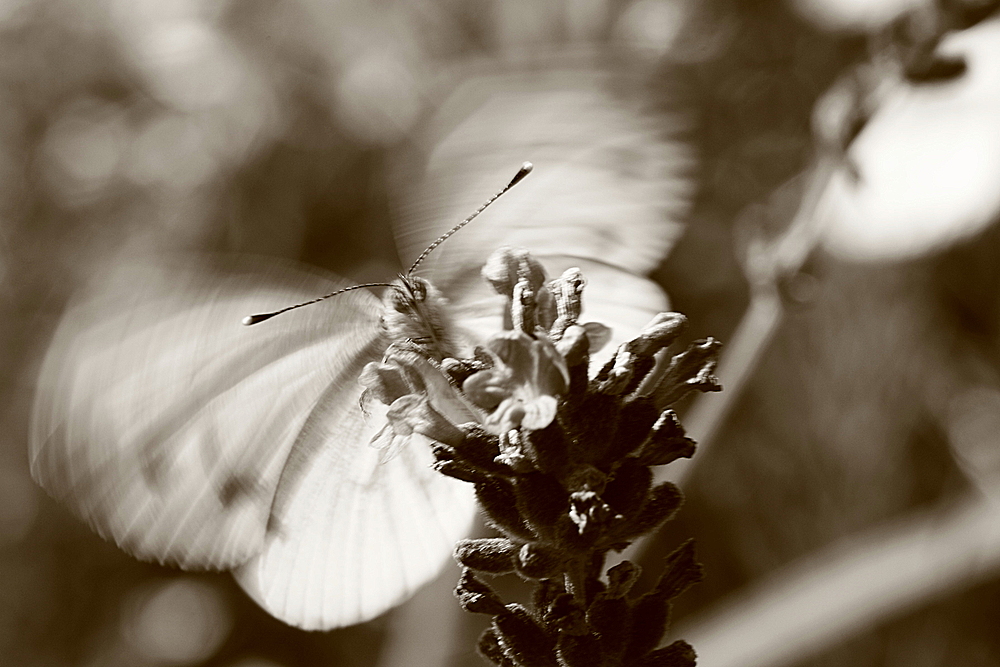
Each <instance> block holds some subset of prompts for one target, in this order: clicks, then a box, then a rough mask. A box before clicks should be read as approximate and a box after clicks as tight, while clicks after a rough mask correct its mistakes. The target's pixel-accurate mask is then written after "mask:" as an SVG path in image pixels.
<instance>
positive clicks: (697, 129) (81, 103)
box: [0, 0, 1000, 667]
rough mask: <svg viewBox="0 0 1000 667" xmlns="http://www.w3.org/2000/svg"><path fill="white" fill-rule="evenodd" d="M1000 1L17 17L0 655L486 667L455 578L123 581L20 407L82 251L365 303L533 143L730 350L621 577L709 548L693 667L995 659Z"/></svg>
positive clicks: (35, 4) (0, 386)
mask: <svg viewBox="0 0 1000 667" xmlns="http://www.w3.org/2000/svg"><path fill="white" fill-rule="evenodd" d="M996 4H997V3H992V2H988V1H987V0H948V1H942V2H939V3H934V2H930V1H929V0H928V1H926V2H922V1H921V0H883V1H881V2H875V1H874V0H872V1H871V2H857V3H852V2H850V1H849V0H784V1H781V0H634V1H631V2H630V1H626V0H618V1H610V0H552V1H548V0H546V1H539V0H514V1H511V0H506V1H500V0H471V1H469V0H396V1H383V0H284V1H279V2H260V1H257V0H248V1H243V2H205V1H202V0H180V1H178V2H169V3H165V2H157V1H155V0H132V1H125V0H3V1H2V2H0V55H2V57H0V277H2V283H0V303H2V304H3V313H4V316H3V317H0V340H2V346H0V362H2V363H0V373H2V375H0V419H2V430H0V434H2V436H0V664H10V665H25V666H29V667H31V666H39V667H43V666H44V667H50V666H51V667H56V666H63V665H66V666H69V665H73V666H76V665H80V666H95V667H96V666H98V665H121V666H126V665H143V666H145V665H149V666H154V665H192V666H193V665H211V666H218V667H297V666H313V665H352V666H353V665H359V666H368V665H371V666H374V665H382V666H383V667H386V666H389V665H448V666H451V667H458V666H460V665H461V666H465V665H476V664H485V663H484V662H483V661H481V659H480V658H478V657H477V656H476V655H475V654H474V650H473V646H474V639H475V636H476V635H477V633H478V632H479V631H480V629H481V627H482V619H479V618H465V617H463V616H462V614H461V612H460V611H459V610H458V609H457V605H456V604H455V603H454V600H453V599H452V598H451V597H450V594H449V593H448V589H449V587H450V586H451V585H452V584H451V583H450V582H453V581H454V579H455V578H456V571H449V572H446V573H445V575H443V577H442V579H441V581H439V582H436V583H434V584H432V585H431V587H430V588H428V589H427V590H426V591H423V592H421V593H420V594H419V595H418V596H417V598H415V599H414V600H413V601H412V602H411V603H408V604H407V605H404V607H402V608H401V609H399V610H396V611H393V612H390V613H389V614H387V615H385V616H383V617H380V618H379V619H376V620H374V621H372V622H369V623H366V624H363V625H359V626H355V627H350V628H346V629H341V630H336V631H332V632H328V633H307V632H303V631H299V630H296V629H294V628H290V627H287V626H285V625H283V624H282V623H280V622H279V621H276V620H274V619H272V618H270V617H269V616H268V615H267V614H266V613H265V612H264V611H262V610H260V609H259V608H258V607H257V606H256V605H255V604H254V603H253V602H252V601H250V600H249V599H248V598H247V597H246V596H245V595H244V594H243V593H242V591H241V590H240V589H239V588H238V587H237V586H236V585H235V583H234V582H233V581H232V579H231V578H230V577H229V576H228V575H226V574H186V573H181V572H179V571H176V570H172V569H167V568H161V567H158V566H155V565H150V564H144V563H139V562H136V561H135V560H133V559H131V558H130V557H128V556H127V555H125V554H124V553H122V552H121V551H119V550H118V549H117V548H116V547H115V546H114V545H112V544H108V543H105V542H104V541H102V540H101V539H100V538H99V537H97V536H96V535H94V534H92V533H91V531H90V530H89V529H88V528H87V527H86V526H85V525H83V524H82V523H81V522H79V521H78V520H76V519H75V518H73V517H72V516H71V515H70V514H69V513H68V512H67V511H66V510H64V509H63V508H61V507H59V506H57V505H56V504H55V503H54V502H53V501H52V500H51V499H49V498H48V497H47V496H46V495H45V494H44V492H43V491H42V490H41V489H39V488H38V487H36V486H35V484H34V483H33V482H32V480H31V478H30V475H29V473H28V463H27V449H26V443H27V428H28V415H29V413H30V406H31V400H32V393H33V389H34V381H35V375H36V373H37V371H38V367H39V364H40V360H41V355H42V354H43V353H44V350H45V346H46V344H47V342H48V339H49V337H50V336H51V333H52V331H53V327H54V326H55V324H56V322H57V321H58V317H59V313H60V311H61V308H62V306H63V304H64V303H65V302H66V300H67V299H68V298H69V296H70V295H71V294H72V292H73V289H74V287H75V286H77V285H79V284H80V283H81V281H82V280H83V279H84V277H85V276H87V275H89V274H90V273H91V272H93V271H95V270H97V269H99V268H101V267H102V266H105V265H107V264H108V263H113V262H117V261H121V260H122V258H124V257H129V256H132V255H139V254H142V253H161V252H167V251H172V250H191V251H199V252H200V251H217V250H225V251H237V252H246V253H254V254H263V255H275V256H282V257H289V258H295V259H299V260H302V261H305V262H309V263H312V264H316V265H319V266H322V267H324V268H326V269H329V270H332V271H335V272H337V273H339V274H341V275H344V276H346V277H349V278H350V279H352V280H355V281H359V282H360V281H365V280H385V279H388V278H391V277H392V275H393V274H394V272H395V271H398V270H399V258H398V255H397V243H398V244H399V245H400V246H403V247H404V248H406V247H407V243H408V240H407V239H408V238H409V236H408V233H409V234H415V232H414V231H413V230H415V229H417V228H418V227H419V226H420V223H421V221H423V220H424V219H425V218H427V217H428V216H431V217H433V216H438V215H441V216H445V217H448V218H450V219H453V220H454V221H455V222H457V221H458V220H460V219H461V218H462V217H464V216H465V215H467V214H468V213H470V212H471V211H472V210H473V209H474V208H475V207H476V206H477V205H478V203H479V202H480V201H481V200H482V193H483V192H485V193H487V194H488V193H490V192H492V191H493V190H495V189H496V188H497V187H498V186H499V185H501V184H502V183H504V182H505V181H506V179H509V177H510V175H511V174H512V173H513V171H514V170H516V168H517V166H518V165H519V164H520V163H521V162H522V161H524V160H531V161H533V162H534V163H535V166H536V170H537V175H538V177H539V178H542V177H543V175H544V174H545V173H546V170H548V173H550V174H553V173H554V174H556V176H555V177H553V178H555V179H556V180H557V183H558V186H559V187H558V188H557V189H556V190H557V192H558V193H560V194H559V196H558V197H555V198H553V199H552V200H551V201H547V202H544V212H545V215H547V216H550V217H551V218H552V220H553V228H554V229H555V228H557V224H558V221H559V219H560V217H561V216H568V217H571V216H580V215H590V214H593V215H596V216H601V217H603V218H612V219H615V220H620V224H621V226H622V228H623V230H626V231H627V230H628V229H629V228H630V225H632V226H633V227H634V228H635V229H639V228H640V226H639V220H640V218H641V220H642V221H644V223H646V224H648V223H649V221H650V220H654V221H658V222H659V224H662V225H663V226H666V227H670V228H671V229H672V230H673V231H672V233H671V235H670V238H671V239H673V240H672V244H671V246H670V247H668V248H655V249H650V251H649V253H650V254H649V256H646V257H637V258H636V265H635V270H636V271H637V272H639V273H641V272H643V271H645V270H646V269H647V268H649V267H656V268H655V270H654V271H653V272H652V276H653V278H654V279H655V280H656V281H657V282H658V283H659V284H660V285H661V286H662V287H663V289H664V290H665V291H666V292H667V294H668V295H669V297H670V299H671V302H672V306H673V308H675V309H676V310H679V311H681V312H684V313H686V314H687V315H688V317H689V319H690V321H691V331H690V336H689V337H690V338H691V339H694V338H699V337H704V336H708V335H711V336H715V337H717V338H719V339H721V340H722V341H724V342H725V343H726V344H727V347H726V352H725V353H724V359H723V363H722V366H721V368H720V378H721V380H722V382H723V384H724V385H726V388H727V389H726V392H724V394H723V395H722V396H716V395H712V396H708V397H706V398H705V399H704V400H703V402H702V403H701V404H691V405H687V406H685V408H686V413H687V414H686V417H687V419H686V422H687V423H688V425H689V428H690V429H691V430H692V433H693V434H694V435H695V436H696V437H700V438H701V439H702V440H703V444H704V447H703V448H702V449H701V451H699V453H698V454H696V456H695V458H694V462H693V464H692V465H691V466H689V467H688V468H686V469H684V470H683V472H676V473H674V474H675V475H677V476H678V477H680V476H683V479H681V480H680V481H681V483H682V486H683V489H684V491H685V494H686V497H687V502H686V505H685V507H684V509H683V510H682V511H681V513H680V515H679V517H678V519H677V520H675V521H674V522H672V523H670V524H668V525H667V527H666V529H665V530H664V531H662V533H661V534H660V535H658V536H657V537H656V538H655V539H653V540H651V541H650V542H649V543H648V544H646V545H644V547H643V548H642V550H641V553H639V555H638V556H637V557H640V558H641V562H643V564H644V565H645V566H646V569H647V571H648V572H650V576H653V574H655V573H656V572H658V570H659V563H660V562H661V561H662V558H663V556H664V555H665V554H666V553H669V552H670V551H671V550H672V549H673V548H675V547H676V546H677V545H678V544H679V543H681V542H682V541H683V540H685V539H687V538H689V537H694V538H695V539H696V542H697V545H698V554H699V558H700V560H701V561H702V562H703V563H704V565H705V568H706V578H705V581H704V582H703V583H701V584H699V585H698V586H696V587H694V588H693V589H692V590H690V591H688V592H687V593H686V594H685V595H684V596H683V597H682V598H681V599H680V601H679V604H678V606H677V608H676V609H675V616H674V617H675V621H674V623H675V625H674V627H675V632H676V633H677V634H678V636H683V637H685V638H687V639H689V640H690V641H691V642H692V643H693V644H694V646H695V649H696V650H698V651H699V652H700V653H701V655H702V659H701V660H700V661H699V664H701V665H704V667H724V666H728V665H733V666H734V667H735V666H736V665H740V666H743V667H747V666H749V665H760V666H761V667H764V666H770V667H778V666H779V665H789V666H792V665H801V666H807V665H808V666H816V667H819V666H826V665H829V666H834V665H852V666H859V667H860V666H864V667H869V666H870V667H881V666H885V667H896V666H900V667H904V666H905V667H924V666H926V667H934V666H939V665H940V666H946V665H965V666H969V667H977V666H983V667H986V666H990V665H998V664H1000V639H998V637H1000V633H997V626H998V623H1000V535H998V533H1000V512H998V511H997V510H996V506H995V505H994V503H995V499H996V497H997V490H998V489H1000V455H998V452H1000V450H998V444H1000V443H998V442H997V434H998V433H1000V428H998V427H1000V346H998V343H1000V300H998V298H997V294H998V288H1000V269H998V268H997V266H998V263H997V255H998V252H1000V230H997V229H996V228H995V224H994V223H995V218H996V217H997V213H998V212H1000V195H998V194H997V193H998V192H1000V187H998V183H1000V122H997V121H998V120H1000V64H995V63H1000V29H998V27H997V25H996V24H997V21H998V19H996V18H994V17H993V15H992V12H993V10H994V8H995V7H994V5H996ZM598 149H600V150H598ZM651 151H652V152H654V153H655V156H656V157H655V160H656V165H657V167H658V168H657V169H655V170H647V169H646V167H647V166H648V162H647V161H648V160H649V159H651V158H649V157H648V156H649V154H650V153H651ZM535 177H536V176H534V175H533V176H532V178H535ZM525 187H527V186H525ZM512 205H513V204H512ZM537 206H538V207H539V208H541V207H542V206H541V204H538V205H537ZM554 234H555V232H554ZM470 238H477V237H470ZM555 240H556V241H558V242H565V243H567V244H569V245H570V246H571V245H572V243H573V242H574V240H573V239H562V238H559V239H555ZM456 243H457V245H456V246H455V248H456V249H455V250H453V252H456V253H458V252H460V248H461V245H460V244H461V242H460V241H458V240H457V239H456ZM411 250H412V249H411ZM570 254H572V253H570ZM431 275H432V276H433V273H432V274H431ZM713 401H714V403H710V402H713ZM511 586H512V588H511V590H513V591H516V584H512V585H511Z"/></svg>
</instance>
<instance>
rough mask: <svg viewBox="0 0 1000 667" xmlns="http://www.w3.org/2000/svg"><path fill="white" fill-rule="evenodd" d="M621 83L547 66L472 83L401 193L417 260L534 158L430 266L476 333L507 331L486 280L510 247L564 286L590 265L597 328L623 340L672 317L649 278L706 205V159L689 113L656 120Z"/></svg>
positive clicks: (456, 97) (590, 310) (407, 250)
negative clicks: (697, 202)
mask: <svg viewBox="0 0 1000 667" xmlns="http://www.w3.org/2000/svg"><path fill="white" fill-rule="evenodd" d="M615 87H617V88H618V89H621V88H622V87H624V84H623V81H622V80H621V77H616V76H615V75H614V74H613V73H609V72H604V71H599V70H596V69H593V68H589V67H582V68H579V69H575V70H555V71H551V70H548V71H544V70H542V71H534V72H527V73H522V74H510V75H503V76H492V77H485V78H476V79H472V80H470V81H469V82H468V83H465V84H463V85H461V86H460V87H459V88H458V89H456V91H455V92H454V93H453V94H452V95H451V96H450V97H449V98H448V100H446V102H445V104H443V105H442V108H441V110H440V111H439V113H438V114H437V118H436V121H435V122H434V123H433V130H432V134H436V135H437V136H439V137H441V139H440V141H438V142H437V143H435V144H434V145H433V147H432V148H430V149H429V150H428V154H427V158H426V164H425V165H421V166H420V167H419V168H416V169H414V168H413V167H409V168H408V169H407V171H406V172H404V173H406V174H407V175H406V176H405V177H404V178H402V179H401V181H402V182H404V183H405V182H407V181H413V182H414V183H415V184H414V186H413V187H412V188H405V187H401V188H400V190H402V191H404V192H406V193H407V195H406V196H404V200H403V204H402V206H401V210H400V214H401V216H400V217H401V220H402V224H401V225H400V226H399V228H398V231H397V242H398V244H399V247H400V253H401V255H402V256H403V258H404V259H410V260H412V259H413V258H414V257H416V256H417V255H418V254H419V252H420V251H421V250H422V249H423V248H424V247H426V246H427V244H429V243H430V242H431V241H433V240H434V239H435V238H436V237H437V236H438V235H440V234H441V233H443V232H444V231H445V230H447V229H448V228H449V227H450V226H451V225H452V224H454V223H455V222H457V221H458V220H461V219H462V218H463V217H464V216H465V215H467V212H468V211H472V210H475V209H476V207H477V206H478V205H479V204H480V203H481V202H482V201H484V200H485V199H486V198H487V197H488V196H489V195H491V194H492V193H493V192H495V191H496V190H497V189H498V187H499V186H500V185H502V184H503V182H504V179H505V178H509V177H510V176H512V175H513V172H514V171H515V170H516V169H517V166H518V165H519V164H521V162H523V161H524V160H530V161H532V162H533V163H534V165H535V170H534V171H533V172H532V173H531V175H529V176H528V177H527V178H525V179H524V180H523V181H522V182H521V183H519V184H518V185H517V186H516V187H515V188H514V190H512V191H511V192H510V193H508V194H506V195H504V196H503V197H501V198H500V199H499V200H498V201H497V202H496V203H495V204H493V205H492V206H491V207H490V208H489V209H488V210H487V211H486V212H484V213H483V214H482V216H481V217H480V218H479V219H477V220H476V221H475V222H473V223H472V224H471V225H469V227H466V228H465V229H463V230H462V231H461V232H459V233H458V234H456V235H455V236H453V237H451V238H450V239H449V240H448V241H447V243H444V244H443V245H442V246H441V247H440V248H439V249H437V250H436V251H435V253H434V254H433V255H431V256H430V257H429V258H428V259H427V262H426V263H425V267H426V270H427V271H428V273H429V274H430V275H431V276H432V277H433V278H434V281H435V284H436V285H437V286H438V287H439V288H440V289H441V290H442V291H443V292H444V293H445V294H446V295H447V296H448V297H449V298H450V299H451V300H452V302H453V303H454V304H455V307H456V314H457V315H458V317H459V318H460V321H461V323H462V324H463V325H464V326H466V327H471V328H473V329H475V330H477V331H478V332H486V331H497V330H498V329H499V328H500V320H499V315H498V314H497V313H499V312H501V309H502V301H498V300H497V298H496V297H495V295H492V294H491V293H490V292H489V290H488V288H487V287H486V286H484V285H483V282H482V280H481V279H480V278H479V276H478V272H479V268H480V267H481V266H482V265H483V263H484V262H485V260H486V258H487V257H488V256H489V255H490V253H491V252H492V251H493V250H495V249H496V248H497V247H499V246H501V245H513V246H520V247H524V248H527V249H528V250H530V251H531V252H532V254H533V255H535V256H536V257H537V258H538V259H540V260H541V261H542V263H543V264H545V266H546V268H547V270H548V272H549V275H550V277H556V276H558V275H559V274H560V273H561V272H562V271H563V270H564V269H566V268H569V267H571V266H578V267H580V268H581V269H582V270H583V272H584V276H585V277H586V278H587V279H588V284H589V286H588V288H587V289H586V290H585V292H584V318H583V319H584V320H585V321H588V320H589V321H600V322H602V323H604V324H607V325H608V326H610V327H612V329H613V338H612V343H613V344H617V343H620V342H623V341H624V340H627V339H628V338H629V337H631V336H632V335H634V333H635V332H636V331H637V330H638V327H641V326H642V325H643V324H645V323H646V322H648V320H649V319H650V318H651V317H652V316H653V315H654V314H656V313H657V312H660V311H662V310H665V309H666V308H667V305H668V304H667V300H666V297H665V295H664V294H663V292H662V291H661V290H660V289H659V287H658V286H656V285H655V284H654V283H652V282H651V281H649V280H648V279H647V278H645V275H646V274H647V273H648V272H649V271H651V270H653V269H654V268H655V267H656V266H657V265H658V264H659V262H661V261H662V260H663V258H664V256H665V255H666V253H667V251H668V250H669V249H670V248H671V247H672V245H673V243H674V242H675V241H676V239H677V238H678V237H679V235H680V233H681V231H682V225H681V222H680V221H681V219H682V218H683V216H685V215H686V213H687V210H688V208H689V205H690V200H691V197H692V195H693V187H694V183H693V179H692V173H693V168H694V163H695V161H694V156H693V153H692V150H691V149H690V147H689V146H688V144H687V143H686V142H685V141H683V140H682V139H681V138H679V135H680V134H681V133H682V132H683V131H685V130H686V129H687V127H688V123H687V121H686V118H685V117H684V115H683V114H681V113H675V112H661V113H656V114H652V113H649V112H648V111H647V110H646V109H645V108H643V106H642V104H641V102H640V101H637V100H638V96H629V95H622V94H618V93H617V92H616V93H613V92H611V90H612V88H615ZM414 171H416V172H418V173H422V177H420V178H414V177H413V176H412V173H413V172H414ZM498 304H499V305H498ZM613 349H614V347H613V346H609V348H607V353H610V351H611V350H613Z"/></svg>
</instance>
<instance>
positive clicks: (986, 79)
mask: <svg viewBox="0 0 1000 667" xmlns="http://www.w3.org/2000/svg"><path fill="white" fill-rule="evenodd" d="M939 54H940V55H941V56H942V57H948V58H954V57H961V58H962V59H964V61H965V63H966V71H965V73H964V74H963V75H962V76H960V77H958V78H955V79H950V80H947V81H944V82H940V83H932V84H928V83H923V84H914V83H910V82H907V81H905V80H899V81H896V82H894V85H892V86H891V87H889V88H888V90H886V91H885V93H884V95H883V97H882V102H881V105H880V107H879V108H878V109H877V110H876V111H875V113H874V115H873V116H872V118H871V119H870V120H869V121H868V123H867V125H866V126H865V127H864V129H863V130H862V131H861V133H860V134H859V135H858V137H857V138H856V139H855V141H854V143H853V144H852V145H851V147H850V149H849V150H848V153H847V156H846V157H847V161H846V163H845V165H844V167H843V168H842V169H840V170H839V171H837V172H836V173H835V174H834V175H833V177H832V178H831V180H830V183H829V186H828V189H827V192H826V198H825V201H824V203H823V204H822V206H823V207H824V208H825V210H824V211H822V213H821V214H822V215H824V216H825V218H826V224H827V228H826V234H825V239H824V242H825V245H826V247H827V249H828V250H830V251H831V252H833V253H834V254H835V255H837V256H838V257H841V258H844V259H849V260H874V261H880V260H882V261H884V260H898V259H906V258H910V257H916V256H920V255H923V254H925V253H928V252H932V251H935V250H938V249H942V248H944V247H946V246H948V245H950V244H952V243H954V242H956V241H959V240H961V239H963V238H967V237H969V236H972V235H974V234H976V233H977V232H979V231H981V230H983V229H984V228H985V227H986V226H987V225H988V224H989V223H990V222H992V221H993V220H994V219H995V218H996V216H997V213H998V212H1000V187H998V185H1000V123H997V118H998V116H1000V19H993V20H990V21H985V22H983V23H980V24H979V25H976V26H975V27H973V28H970V29H968V30H965V31H962V32H959V33H955V34H952V35H949V36H947V37H946V38H945V39H944V40H943V41H942V43H941V46H940V48H939Z"/></svg>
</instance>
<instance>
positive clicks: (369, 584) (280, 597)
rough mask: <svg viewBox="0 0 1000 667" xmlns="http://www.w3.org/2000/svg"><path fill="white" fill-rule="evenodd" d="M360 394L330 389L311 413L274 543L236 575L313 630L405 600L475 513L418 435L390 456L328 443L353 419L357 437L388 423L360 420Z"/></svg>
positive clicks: (465, 491) (291, 467)
mask: <svg viewBox="0 0 1000 667" xmlns="http://www.w3.org/2000/svg"><path fill="white" fill-rule="evenodd" d="M358 371H359V372H360V369H358ZM359 396H360V394H359V392H354V391H352V392H343V391H341V392H336V393H331V394H329V395H328V396H326V397H325V398H324V400H323V401H322V405H323V407H322V409H321V410H320V411H317V412H316V413H315V414H314V415H312V416H311V418H310V420H309V423H308V424H307V425H306V429H305V430H304V432H303V435H304V438H303V441H302V443H301V447H298V448H296V450H295V452H293V455H292V457H291V458H290V460H289V462H288V466H286V469H285V473H284V475H283V478H282V482H281V485H280V487H279V491H278V495H277V498H276V499H275V508H274V512H273V514H272V517H273V520H272V525H271V527H270V529H269V531H268V532H269V535H268V539H267V545H266V547H265V549H264V551H263V552H262V553H261V554H260V555H259V556H258V557H256V558H254V559H252V560H251V561H249V562H248V563H247V564H245V565H244V566H242V567H241V568H240V569H239V570H238V571H237V573H236V576H237V580H238V581H239V583H240V585H241V586H243V588H244V590H246V591H247V592H248V593H250V595H251V596H252V597H254V598H255V599H256V600H257V601H258V602H259V603H260V605H261V606H262V607H264V608H265V609H267V610H268V611H269V612H270V613H271V614H272V615H274V616H276V617H277V618H280V619H281V620H283V621H285V622H286V623H290V624H292V625H296V626H299V627H302V628H305V629H309V630H317V629H325V628H330V627H337V626H342V625H349V624H352V623H358V622H361V621H365V620H368V619H370V618H373V617H375V616H377V615H378V614H380V613H382V612H384V611H385V610H386V609H388V608H389V607H392V606H394V605H396V604H398V603H399V602H401V601H402V600H404V599H405V598H406V597H408V596H409V595H410V594H411V593H412V592H413V591H414V590H416V588H418V587H419V586H421V585H422V584H424V583H426V582H427V581H428V580H429V579H431V578H432V577H433V576H434V575H436V574H437V572H438V571H440V569H441V567H442V566H443V565H444V563H445V562H446V561H447V559H448V557H449V556H450V554H451V552H452V550H453V548H454V545H455V541H456V540H458V539H459V538H460V537H463V536H464V535H466V534H467V533H468V531H469V528H470V524H471V520H472V516H473V513H474V508H475V500H474V497H473V495H472V487H471V485H468V484H463V483H461V482H457V481H456V480H454V479H451V478H448V477H445V476H444V475H441V474H440V473H438V472H436V471H434V470H433V469H432V468H431V467H430V466H431V463H432V462H433V459H432V456H431V449H430V444H429V442H427V441H426V440H424V439H422V438H420V436H414V437H413V438H411V439H410V441H409V442H408V443H406V444H405V446H403V447H401V448H400V450H399V451H398V452H397V453H396V454H395V456H392V457H391V458H389V459H388V460H381V459H384V458H385V457H383V456H381V452H380V451H379V450H378V449H376V448H374V447H365V448H363V449H359V448H353V449H352V450H351V451H348V450H347V448H337V447H329V446H326V444H325V443H327V442H329V441H330V439H331V437H336V438H341V437H344V434H343V433H342V432H340V429H342V428H344V426H345V425H347V426H349V428H350V432H349V435H348V436H347V437H348V439H349V440H351V441H352V442H366V443H367V442H368V441H370V440H371V439H372V438H373V437H374V436H375V435H376V434H377V433H378V430H379V428H380V424H382V423H384V422H382V421H380V420H378V419H375V418H370V419H369V420H367V421H365V420H362V419H356V418H354V416H355V415H357V414H358V413H357V411H356V409H357V405H358V398H359ZM335 431H336V433H335Z"/></svg>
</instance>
